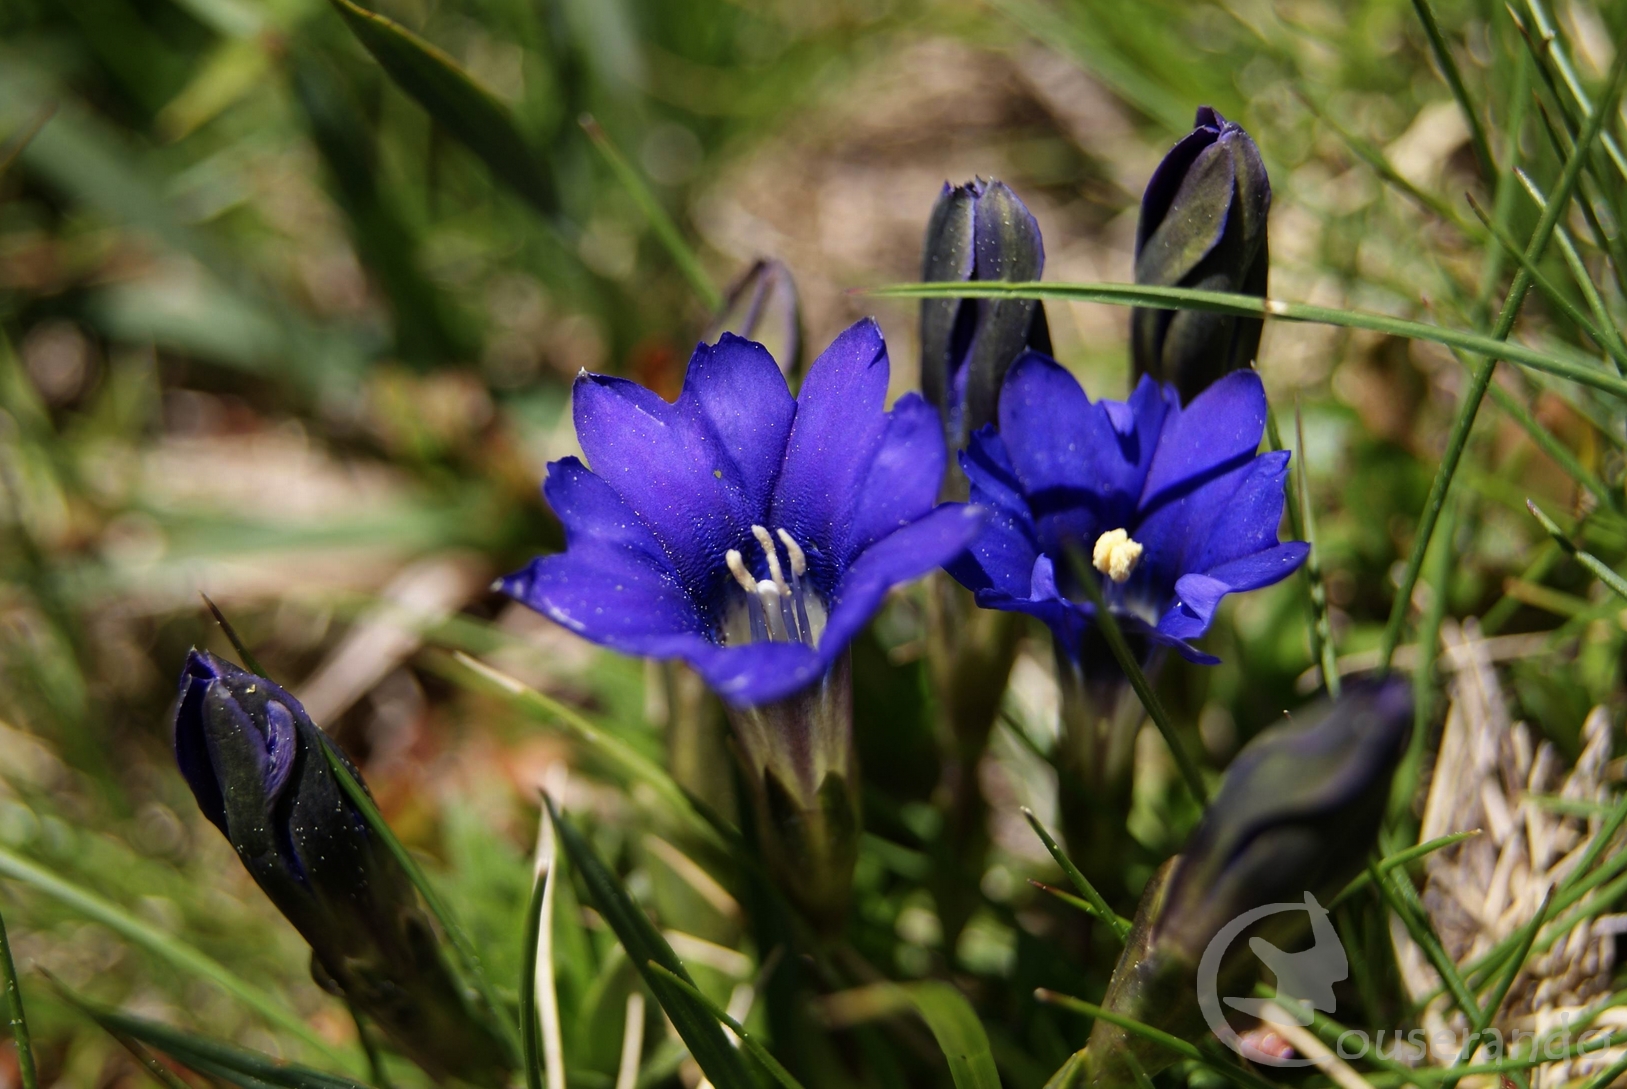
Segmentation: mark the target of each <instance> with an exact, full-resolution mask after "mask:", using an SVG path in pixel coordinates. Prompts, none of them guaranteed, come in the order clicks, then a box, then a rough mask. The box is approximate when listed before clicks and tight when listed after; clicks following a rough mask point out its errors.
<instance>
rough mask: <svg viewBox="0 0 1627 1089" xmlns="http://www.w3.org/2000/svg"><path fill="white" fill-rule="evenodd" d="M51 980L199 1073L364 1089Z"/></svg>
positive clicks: (284, 1085)
mask: <svg viewBox="0 0 1627 1089" xmlns="http://www.w3.org/2000/svg"><path fill="white" fill-rule="evenodd" d="M52 982H53V984H54V985H55V986H56V988H57V991H58V993H60V994H61V995H62V997H63V998H64V999H65V1000H66V1001H67V1002H69V1003H70V1004H71V1005H73V1006H75V1007H76V1008H78V1009H79V1011H80V1012H81V1013H83V1014H84V1015H85V1016H87V1017H89V1018H90V1019H91V1020H93V1021H95V1022H96V1023H97V1024H98V1025H100V1026H101V1027H102V1028H103V1029H105V1030H107V1031H108V1032H109V1033H110V1034H112V1035H113V1036H115V1037H117V1038H119V1039H126V1038H128V1039H130V1040H136V1041H139V1042H140V1043H142V1044H146V1045H147V1046H149V1047H152V1048H155V1049H157V1050H159V1051H162V1052H163V1053H164V1054H166V1055H168V1056H169V1057H170V1058H172V1059H174V1060H175V1061H176V1062H178V1063H180V1064H182V1065H183V1066H186V1067H189V1068H191V1069H193V1070H196V1071H197V1072H198V1073H200V1074H206V1075H208V1076H210V1077H216V1078H223V1079H225V1080H226V1081H229V1082H231V1083H232V1084H233V1085H240V1086H245V1087H251V1089H258V1087H259V1086H264V1085H271V1086H277V1087H279V1089H367V1086H366V1085H365V1084H364V1083H362V1082H359V1081H355V1080H352V1079H350V1078H343V1077H339V1076H337V1075H334V1074H328V1073H325V1072H323V1071H321V1070H313V1069H312V1068H310V1067H307V1066H300V1065H298V1064H297V1063H285V1062H282V1061H280V1060H278V1059H274V1058H272V1057H271V1056H269V1055H263V1054H261V1053H260V1052H257V1051H248V1050H245V1049H243V1048H239V1047H236V1046H233V1045H232V1044H227V1043H222V1042H220V1041H218V1040H211V1039H209V1038H208V1037H205V1036H199V1035H197V1034H195V1033H191V1032H185V1031H183V1030H181V1029H177V1028H171V1027H170V1026H168V1025H164V1024H160V1023H159V1022H157V1021H149V1020H147V1019H145V1018H141V1017H133V1016H131V1015H130V1014H126V1013H121V1012H119V1011H117V1010H111V1009H107V1008H106V1007H103V1006H99V1005H96V1004H94V1003H92V1002H89V1001H88V1000H86V999H84V998H81V997H80V996H78V995H76V994H74V993H73V992H72V991H70V990H68V988H66V987H65V986H63V985H62V984H61V983H60V982H58V981H55V980H53V981H52Z"/></svg>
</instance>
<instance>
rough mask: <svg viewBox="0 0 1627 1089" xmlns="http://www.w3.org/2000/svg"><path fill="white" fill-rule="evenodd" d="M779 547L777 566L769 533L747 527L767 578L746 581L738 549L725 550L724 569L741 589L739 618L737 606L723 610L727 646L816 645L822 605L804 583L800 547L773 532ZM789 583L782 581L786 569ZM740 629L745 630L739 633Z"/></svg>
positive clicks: (749, 575) (804, 562) (804, 567)
mask: <svg viewBox="0 0 1627 1089" xmlns="http://www.w3.org/2000/svg"><path fill="white" fill-rule="evenodd" d="M777 532H778V534H779V543H780V544H781V545H784V546H785V558H786V565H785V567H782V566H781V565H780V554H779V549H778V548H777V547H776V546H775V543H774V535H773V534H770V533H769V532H768V530H767V529H766V528H764V527H763V526H752V527H751V535H752V536H753V537H755V538H757V545H758V547H760V548H761V549H762V550H763V557H764V559H766V560H767V562H768V577H767V578H766V579H758V578H754V577H752V573H751V571H750V569H749V568H747V567H746V560H745V557H744V556H743V555H742V554H741V552H740V550H739V549H738V548H731V549H729V551H728V552H727V553H725V554H724V557H723V560H724V562H725V563H727V564H728V565H729V574H731V575H733V576H734V580H735V582H737V583H739V584H740V588H741V589H742V590H744V591H745V594H746V596H745V602H744V609H743V613H744V620H745V623H744V624H742V623H740V620H741V616H742V609H741V607H740V605H739V604H737V605H736V606H735V607H734V608H731V609H730V610H729V616H728V617H727V622H726V623H725V629H726V640H727V642H729V643H757V642H764V641H768V642H774V643H793V642H794V643H806V644H807V645H808V646H810V647H814V646H818V645H819V636H820V635H821V634H822V633H823V632H824V630H825V605H824V602H822V601H820V600H819V596H818V595H817V594H815V593H814V592H813V589H812V587H811V586H809V584H808V580H807V574H808V557H807V556H806V555H805V554H804V553H803V551H802V546H801V545H799V544H797V542H796V539H795V538H794V537H792V536H791V535H790V534H789V533H787V532H786V531H785V530H784V529H781V530H778V531H777ZM787 567H788V568H789V569H790V575H791V577H790V579H789V580H787V579H786V577H785V576H786V568H787ZM742 628H744V629H745V630H741V629H742Z"/></svg>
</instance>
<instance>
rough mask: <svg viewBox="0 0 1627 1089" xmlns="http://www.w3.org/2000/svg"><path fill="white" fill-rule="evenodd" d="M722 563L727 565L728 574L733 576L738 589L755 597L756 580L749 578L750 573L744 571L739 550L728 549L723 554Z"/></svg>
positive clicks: (744, 567) (744, 566)
mask: <svg viewBox="0 0 1627 1089" xmlns="http://www.w3.org/2000/svg"><path fill="white" fill-rule="evenodd" d="M723 562H724V563H726V564H728V565H729V574H731V575H733V576H734V581H736V582H738V583H739V584H740V588H741V589H742V590H744V591H746V593H748V594H750V595H752V596H753V597H755V596H756V595H757V580H756V579H754V578H752V577H751V572H750V571H747V570H746V561H745V560H744V559H742V558H741V556H740V550H739V549H738V548H731V549H729V551H727V552H725V553H724V554H723Z"/></svg>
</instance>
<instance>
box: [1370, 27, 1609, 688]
mask: <svg viewBox="0 0 1627 1089" xmlns="http://www.w3.org/2000/svg"><path fill="white" fill-rule="evenodd" d="M1624 77H1627V52H1622V53H1620V54H1618V55H1617V57H1616V61H1615V64H1614V65H1613V66H1612V69H1611V73H1610V89H1609V91H1608V92H1607V93H1606V95H1605V98H1604V102H1603V104H1602V105H1603V108H1602V109H1601V110H1600V111H1599V112H1598V113H1595V114H1594V115H1593V117H1592V118H1591V119H1589V121H1588V127H1587V130H1586V132H1584V133H1583V135H1582V138H1581V139H1580V140H1579V141H1578V145H1577V148H1576V154H1574V155H1572V156H1571V158H1570V160H1569V161H1568V162H1566V164H1565V169H1564V171H1563V173H1562V174H1561V175H1560V179H1559V184H1558V185H1557V186H1556V187H1555V188H1554V192H1553V194H1552V196H1551V198H1550V199H1549V201H1548V204H1547V205H1546V206H1545V207H1544V208H1543V210H1542V218H1541V220H1540V221H1538V223H1537V227H1536V230H1535V231H1534V232H1533V233H1532V236H1531V243H1530V245H1529V246H1528V247H1527V248H1526V253H1527V255H1528V256H1529V257H1530V258H1531V259H1532V261H1533V262H1534V261H1536V260H1537V259H1539V258H1540V257H1541V256H1542V254H1543V251H1544V250H1546V249H1547V247H1548V240H1549V238H1550V237H1551V236H1552V235H1553V230H1554V227H1555V226H1557V225H1558V223H1559V218H1560V216H1561V215H1563V214H1564V211H1565V209H1566V208H1567V207H1568V206H1569V204H1570V199H1571V196H1572V194H1573V193H1574V192H1575V189H1576V183H1577V182H1578V181H1579V180H1580V179H1581V176H1582V168H1583V166H1584V165H1585V163H1586V159H1587V152H1588V149H1589V148H1591V147H1592V146H1593V143H1594V141H1595V140H1597V139H1598V136H1599V132H1600V131H1601V129H1602V128H1603V124H1604V118H1605V116H1606V114H1612V113H1614V112H1615V110H1616V105H1617V103H1618V102H1620V100H1621V93H1622V87H1623V79H1624ZM1530 287H1531V277H1530V274H1529V273H1527V272H1526V271H1525V270H1524V269H1523V268H1522V269H1521V270H1520V271H1519V272H1518V273H1517V274H1515V277H1514V283H1513V285H1512V286H1510V288H1509V291H1508V297H1507V298H1506V299H1504V301H1503V309H1502V311H1501V312H1500V313H1499V314H1498V315H1497V324H1496V326H1495V327H1494V328H1493V329H1492V339H1493V340H1498V341H1502V340H1506V339H1507V338H1508V335H1509V333H1511V332H1512V331H1513V329H1514V322H1515V321H1516V319H1518V317H1519V314H1520V307H1521V305H1522V304H1523V303H1524V302H1525V295H1526V292H1527V291H1529V290H1530ZM1496 368H1497V362H1496V357H1495V356H1486V357H1485V359H1484V360H1483V361H1482V362H1481V363H1480V365H1479V366H1478V367H1477V368H1476V369H1475V372H1474V375H1473V377H1472V378H1471V379H1470V383H1469V389H1468V390H1466V391H1465V393H1464V397H1463V402H1462V404H1461V405H1459V407H1458V413H1457V416H1456V417H1455V418H1454V419H1453V421H1452V430H1451V432H1450V434H1449V435H1448V436H1447V440H1446V450H1445V453H1444V454H1443V455H1442V457H1441V464H1440V468H1439V469H1438V470H1437V471H1436V473H1435V479H1434V481H1433V482H1431V484H1430V489H1429V498H1428V499H1427V500H1426V501H1425V503H1424V509H1423V512H1422V515H1421V517H1420V518H1419V524H1418V529H1417V532H1416V533H1415V534H1414V535H1413V541H1412V550H1411V552H1410V553H1409V555H1408V556H1407V565H1406V567H1405V568H1404V569H1403V572H1402V575H1401V578H1400V579H1399V580H1398V582H1397V585H1396V588H1395V599H1394V601H1393V603H1392V604H1391V606H1390V617H1389V620H1388V621H1387V622H1386V623H1385V625H1384V636H1383V639H1382V641H1381V643H1380V644H1379V663H1380V667H1381V668H1382V669H1384V670H1388V669H1389V667H1390V660H1391V659H1392V658H1393V657H1394V656H1395V648H1396V647H1397V646H1399V645H1400V643H1401V632H1402V629H1403V628H1404V627H1405V626H1406V620H1407V611H1408V609H1409V607H1410V606H1411V603H1412V591H1413V587H1415V586H1416V585H1417V584H1418V575H1419V572H1421V571H1422V570H1423V565H1424V554H1425V553H1426V552H1427V551H1428V549H1429V541H1430V538H1431V537H1433V536H1434V533H1435V524H1436V522H1437V521H1439V519H1440V514H1441V509H1442V508H1443V507H1444V506H1445V505H1446V493H1447V491H1448V490H1449V489H1450V488H1451V486H1452V478H1453V477H1454V476H1455V475H1456V474H1457V468H1458V462H1459V461H1460V460H1461V459H1462V457H1463V451H1464V449H1465V448H1466V447H1467V446H1468V444H1469V432H1470V430H1471V429H1472V428H1473V427H1474V420H1475V415H1476V414H1477V413H1478V412H1479V410H1480V402H1481V399H1482V398H1484V397H1485V395H1486V387H1487V386H1489V385H1490V384H1491V379H1492V375H1493V373H1494V372H1495V371H1496Z"/></svg>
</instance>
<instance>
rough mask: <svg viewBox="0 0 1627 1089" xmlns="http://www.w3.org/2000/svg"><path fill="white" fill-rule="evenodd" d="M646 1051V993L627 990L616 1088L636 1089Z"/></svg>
mask: <svg viewBox="0 0 1627 1089" xmlns="http://www.w3.org/2000/svg"><path fill="white" fill-rule="evenodd" d="M643 1052H644V994H643V992H642V991H638V990H632V991H629V992H627V1005H626V1008H625V1012H624V1014H623V1015H622V1030H621V1060H620V1061H619V1062H618V1063H617V1064H616V1084H615V1089H635V1087H636V1086H637V1085H638V1064H639V1059H640V1058H641V1057H642V1055H643Z"/></svg>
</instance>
